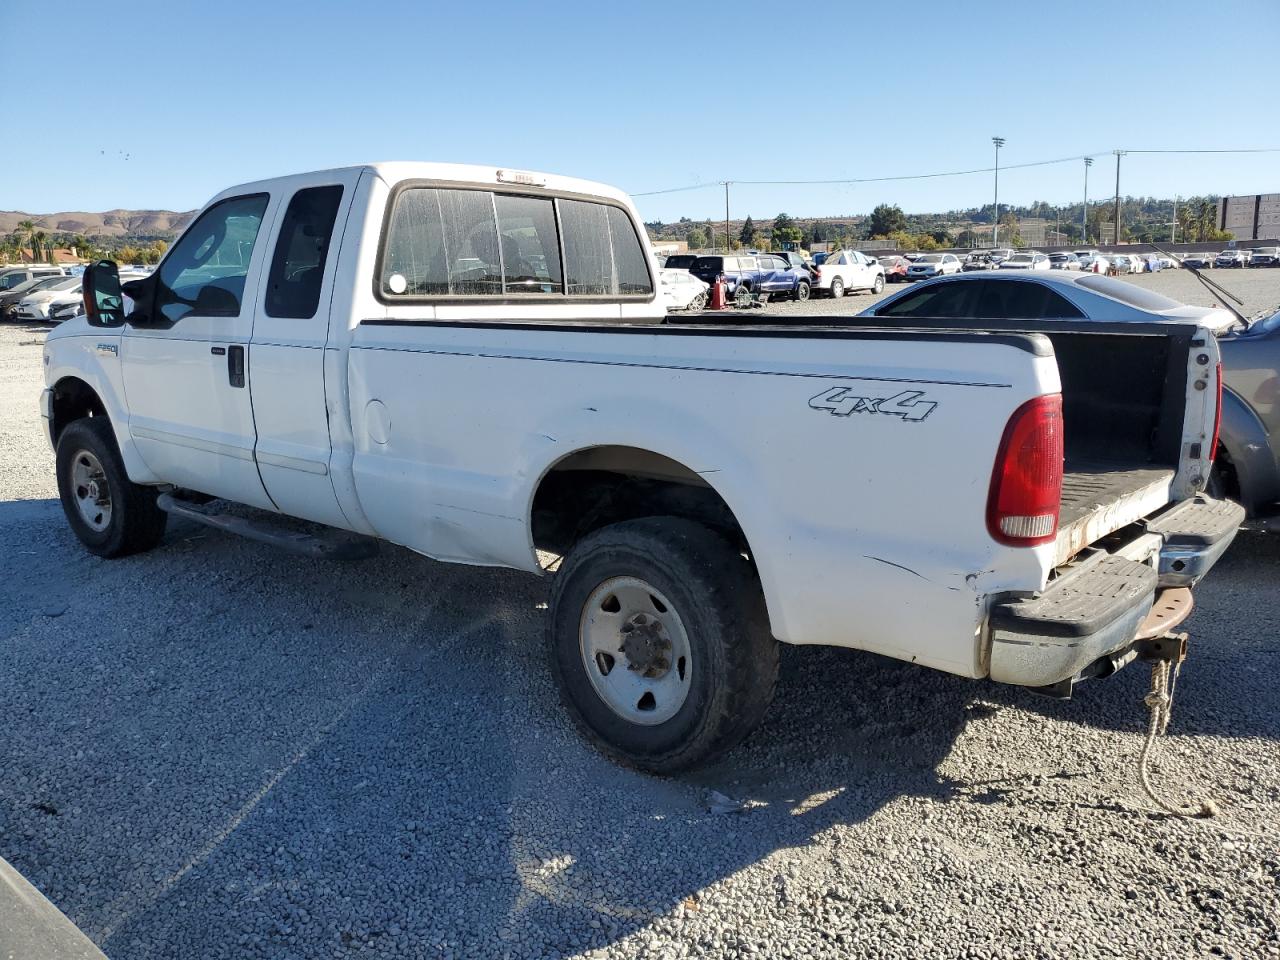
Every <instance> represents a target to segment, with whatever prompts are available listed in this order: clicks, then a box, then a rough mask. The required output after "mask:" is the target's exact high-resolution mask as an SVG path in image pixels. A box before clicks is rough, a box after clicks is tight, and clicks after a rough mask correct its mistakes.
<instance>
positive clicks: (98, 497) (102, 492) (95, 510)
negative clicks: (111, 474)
mask: <svg viewBox="0 0 1280 960" xmlns="http://www.w3.org/2000/svg"><path fill="white" fill-rule="evenodd" d="M71 496H72V497H73V498H74V499H75V502H76V509H78V510H79V511H80V519H81V520H83V521H84V522H85V525H86V526H87V527H89V529H91V530H93V531H94V532H95V533H101V532H102V531H103V530H105V529H107V527H108V526H109V525H110V523H111V489H110V488H109V487H108V486H107V474H106V471H105V470H103V469H102V464H101V463H100V462H99V460H98V458H97V457H95V456H94V455H93V454H92V453H90V452H89V451H88V450H80V451H77V453H76V455H75V458H74V459H73V460H72V461H71Z"/></svg>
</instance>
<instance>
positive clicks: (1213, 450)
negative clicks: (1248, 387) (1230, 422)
mask: <svg viewBox="0 0 1280 960" xmlns="http://www.w3.org/2000/svg"><path fill="white" fill-rule="evenodd" d="M1214 376H1215V377H1216V378H1217V380H1218V409H1217V410H1215V411H1214V412H1213V442H1212V443H1211V444H1210V445H1209V462H1210V463H1213V458H1214V457H1216V456H1217V455H1218V433H1219V431H1221V429H1222V362H1221V361H1219V362H1218V367H1217V369H1216V371H1215V372H1214Z"/></svg>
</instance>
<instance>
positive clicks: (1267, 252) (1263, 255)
mask: <svg viewBox="0 0 1280 960" xmlns="http://www.w3.org/2000/svg"><path fill="white" fill-rule="evenodd" d="M1249 266H1251V267H1280V247H1254V248H1253V256H1252V257H1250V258H1249Z"/></svg>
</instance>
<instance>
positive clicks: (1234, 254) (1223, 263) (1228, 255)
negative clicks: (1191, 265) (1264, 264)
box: [1213, 250, 1246, 269]
mask: <svg viewBox="0 0 1280 960" xmlns="http://www.w3.org/2000/svg"><path fill="white" fill-rule="evenodd" d="M1245 262H1246V261H1245V258H1244V251H1243V250H1223V251H1222V252H1221V253H1220V254H1218V255H1217V256H1216V257H1214V258H1213V265H1214V266H1215V267H1218V268H1220V269H1231V268H1233V267H1234V268H1237V269H1241V268H1243V267H1244V265H1245Z"/></svg>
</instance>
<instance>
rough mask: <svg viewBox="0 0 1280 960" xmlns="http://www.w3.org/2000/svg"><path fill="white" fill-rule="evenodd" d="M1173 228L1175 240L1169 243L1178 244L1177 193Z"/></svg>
mask: <svg viewBox="0 0 1280 960" xmlns="http://www.w3.org/2000/svg"><path fill="white" fill-rule="evenodd" d="M1172 226H1173V239H1171V240H1170V241H1169V242H1170V243H1177V242H1178V195H1177V194H1176V193H1175V194H1174V195H1173V224H1172Z"/></svg>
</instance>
